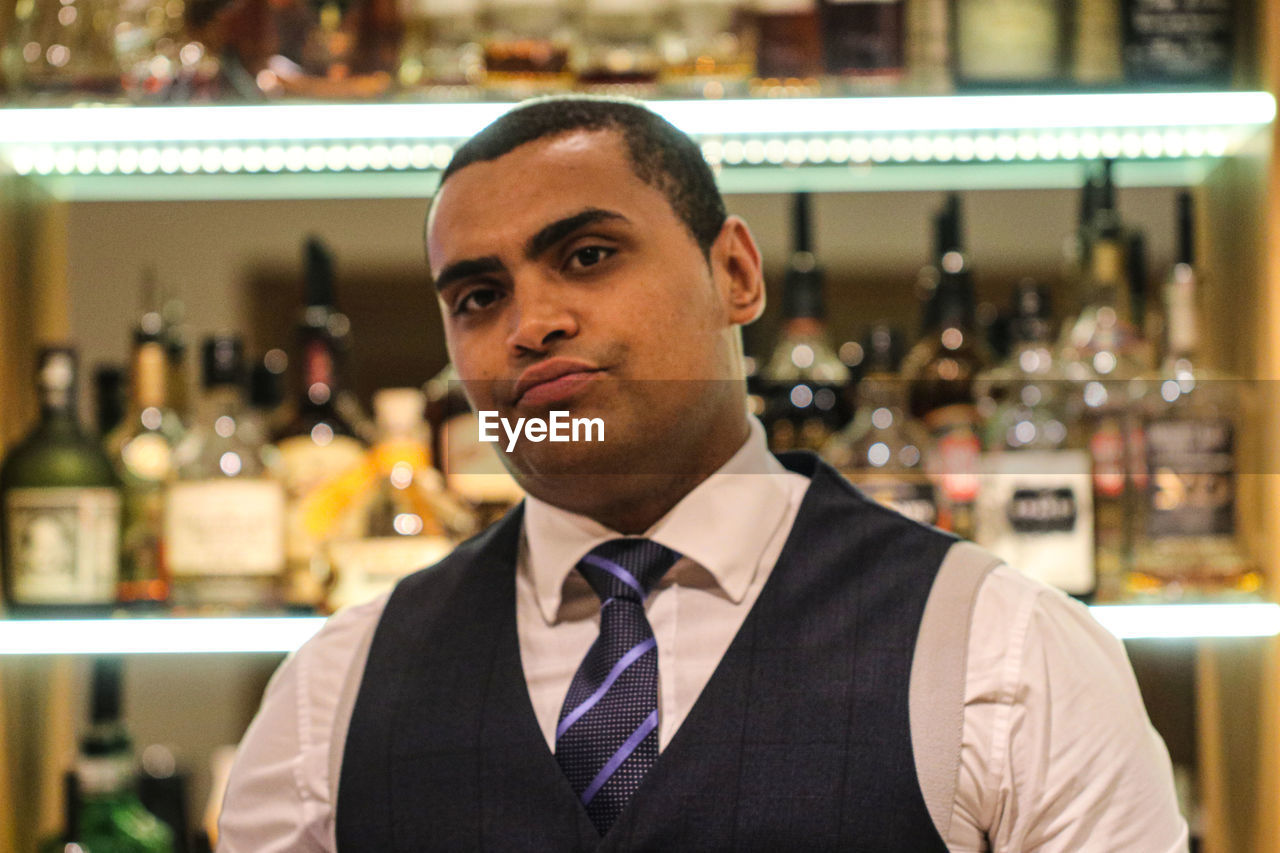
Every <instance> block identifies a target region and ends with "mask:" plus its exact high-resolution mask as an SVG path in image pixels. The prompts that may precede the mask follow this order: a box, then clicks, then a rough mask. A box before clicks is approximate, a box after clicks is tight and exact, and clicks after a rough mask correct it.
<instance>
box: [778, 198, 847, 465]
mask: <svg viewBox="0 0 1280 853" xmlns="http://www.w3.org/2000/svg"><path fill="white" fill-rule="evenodd" d="M792 227H793V233H794V243H795V251H794V252H793V253H792V255H791V260H790V261H789V262H788V264H787V273H786V278H785V279H784V280H783V283H782V314H783V325H782V335H781V337H780V338H779V339H778V342H777V344H776V345H775V346H774V348H773V353H772V354H771V355H770V356H769V359H768V361H767V362H766V363H765V367H764V370H762V371H761V373H760V386H761V388H762V389H763V391H764V393H765V410H764V416H763V417H762V418H761V420H762V421H763V422H764V427H765V431H766V433H767V434H768V436H769V446H770V448H771V449H773V450H774V451H782V450H791V449H796V448H802V449H809V450H821V449H822V447H823V446H824V445H826V443H827V440H828V439H829V438H830V437H831V435H832V433H834V432H836V431H837V430H839V429H840V428H841V427H843V426H844V425H845V424H846V423H848V421H849V417H850V415H851V414H852V412H850V406H849V401H848V397H847V393H848V385H849V368H847V367H846V366H845V365H844V363H843V362H841V361H840V359H839V358H838V357H837V355H836V352H835V350H834V349H833V348H832V346H831V343H830V342H829V341H828V339H827V330H826V306H825V305H824V302H823V272H822V268H821V267H819V266H818V261H817V258H815V257H814V254H813V251H812V241H811V239H810V233H811V232H810V219H809V196H808V194H807V193H797V194H796V196H795V198H794V207H793V210H792Z"/></svg>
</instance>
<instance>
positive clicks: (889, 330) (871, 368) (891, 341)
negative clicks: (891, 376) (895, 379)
mask: <svg viewBox="0 0 1280 853" xmlns="http://www.w3.org/2000/svg"><path fill="white" fill-rule="evenodd" d="M905 348H906V347H905V339H904V338H903V336H902V333H901V332H899V331H898V330H897V329H895V328H893V327H892V326H890V325H889V324H888V323H876V324H875V325H874V326H872V327H871V328H870V329H868V330H867V334H866V338H865V342H864V343H863V350H864V352H865V353H866V355H865V356H864V357H863V361H862V371H863V373H897V371H898V365H899V364H901V363H902V356H903V351H904V349H905Z"/></svg>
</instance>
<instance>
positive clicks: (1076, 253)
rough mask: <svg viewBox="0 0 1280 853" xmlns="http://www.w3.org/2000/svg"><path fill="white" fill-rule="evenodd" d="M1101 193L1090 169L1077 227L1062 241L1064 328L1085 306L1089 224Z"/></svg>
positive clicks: (1062, 310)
mask: <svg viewBox="0 0 1280 853" xmlns="http://www.w3.org/2000/svg"><path fill="white" fill-rule="evenodd" d="M1099 194H1100V186H1099V177H1098V175H1097V173H1096V172H1095V171H1094V170H1093V169H1089V170H1088V172H1087V174H1086V176H1085V181H1084V184H1083V185H1082V186H1081V187H1080V196H1079V199H1080V201H1079V206H1078V208H1077V211H1078V213H1077V217H1076V227H1075V228H1074V229H1072V230H1071V231H1070V232H1069V233H1068V234H1067V235H1066V236H1065V237H1063V240H1062V278H1063V280H1064V281H1066V282H1068V283H1069V288H1070V290H1069V298H1070V303H1069V304H1063V300H1061V299H1060V300H1058V302H1059V306H1058V310H1059V312H1060V313H1061V315H1062V316H1063V317H1064V318H1065V319H1064V322H1063V324H1062V327H1063V328H1064V329H1070V328H1071V326H1072V325H1073V324H1074V323H1075V318H1076V315H1077V314H1079V313H1080V307H1081V305H1082V304H1083V303H1084V296H1083V293H1082V291H1083V289H1084V280H1085V278H1086V277H1087V275H1088V269H1089V245H1090V243H1091V238H1090V225H1091V223H1092V222H1093V218H1094V214H1095V213H1096V212H1097V202H1098V197H1099Z"/></svg>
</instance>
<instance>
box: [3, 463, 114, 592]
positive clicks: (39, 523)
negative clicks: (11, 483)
mask: <svg viewBox="0 0 1280 853" xmlns="http://www.w3.org/2000/svg"><path fill="white" fill-rule="evenodd" d="M5 515H6V518H7V519H8V529H7V530H6V531H5V534H6V538H5V542H6V550H7V551H8V553H7V554H6V555H5V559H6V562H7V563H8V564H9V566H11V567H12V571H11V574H10V577H11V578H12V583H13V588H12V591H11V595H12V596H13V600H14V601H16V602H20V603H22V604H109V603H111V602H113V601H115V597H116V582H117V581H118V579H119V562H118V561H119V555H120V493H119V492H117V491H116V490H115V489H111V488H96V489H76V488H48V489H39V488H38V489H13V490H11V491H10V492H9V493H8V495H7V496H6V499H5Z"/></svg>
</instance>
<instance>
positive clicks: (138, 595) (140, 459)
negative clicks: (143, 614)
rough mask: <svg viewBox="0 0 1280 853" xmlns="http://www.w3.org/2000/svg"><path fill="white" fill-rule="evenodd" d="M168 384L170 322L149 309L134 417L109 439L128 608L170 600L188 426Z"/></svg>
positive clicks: (137, 350) (134, 387) (134, 383)
mask: <svg viewBox="0 0 1280 853" xmlns="http://www.w3.org/2000/svg"><path fill="white" fill-rule="evenodd" d="M148 301H149V299H148ZM167 381H168V368H167V366H166V356H165V327H164V323H163V321H162V319H161V315H160V312H159V311H155V310H146V311H144V312H143V314H142V316H141V318H140V319H139V321H138V325H137V327H136V328H135V329H134V335H133V354H132V358H131V363H130V375H129V405H128V412H127V413H126V415H125V418H124V420H123V421H121V423H120V425H119V426H117V427H116V428H115V430H113V431H112V432H111V434H110V435H108V436H107V438H106V450H107V454H108V455H109V456H110V457H111V462H112V464H113V465H114V466H115V469H116V473H117V475H118V476H119V478H120V483H121V485H122V486H123V488H124V492H123V494H124V529H123V532H122V534H121V536H122V539H121V543H120V590H119V598H120V600H121V601H122V602H125V603H133V604H159V603H162V602H164V601H166V600H167V599H168V597H169V582H170V577H169V566H168V564H167V560H166V549H165V542H164V529H163V528H164V490H165V487H166V486H167V485H168V482H169V480H170V479H171V477H172V475H173V451H174V448H175V447H177V445H178V443H179V442H180V441H181V440H182V437H183V427H182V422H181V420H180V419H179V417H178V415H177V413H176V412H175V411H174V410H173V409H172V408H171V407H170V406H169V398H168V389H167Z"/></svg>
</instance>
